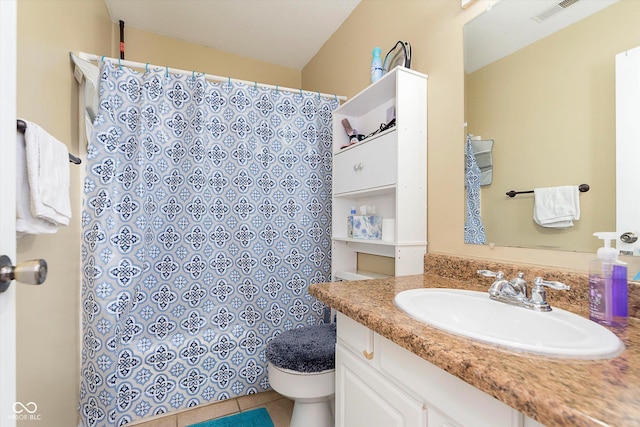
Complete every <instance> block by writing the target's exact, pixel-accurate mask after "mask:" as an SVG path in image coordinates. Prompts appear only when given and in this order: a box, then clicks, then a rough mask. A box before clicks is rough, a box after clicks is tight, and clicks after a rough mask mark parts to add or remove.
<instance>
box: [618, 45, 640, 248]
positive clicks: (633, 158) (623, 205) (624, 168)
mask: <svg viewBox="0 0 640 427" xmlns="http://www.w3.org/2000/svg"><path fill="white" fill-rule="evenodd" d="M638 117H640V47H636V48H634V49H631V50H628V51H626V52H622V53H619V54H617V55H616V231H617V234H618V241H617V242H616V244H617V246H616V247H617V248H618V249H621V250H624V251H626V254H628V255H631V254H633V255H634V256H640V216H639V215H638V212H640V184H639V182H640V181H638V159H640V121H638ZM624 233H633V234H634V235H635V237H638V240H636V241H635V242H631V241H628V242H624V241H621V240H620V237H621V236H622V235H623V234H624Z"/></svg>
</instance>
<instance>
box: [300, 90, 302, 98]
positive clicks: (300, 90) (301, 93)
mask: <svg viewBox="0 0 640 427" xmlns="http://www.w3.org/2000/svg"><path fill="white" fill-rule="evenodd" d="M300 96H302V88H300Z"/></svg>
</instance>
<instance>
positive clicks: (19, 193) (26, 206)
mask: <svg viewBox="0 0 640 427" xmlns="http://www.w3.org/2000/svg"><path fill="white" fill-rule="evenodd" d="M56 231H58V226H57V225H55V224H52V223H50V222H49V221H45V220H44V219H40V218H36V217H34V216H33V215H32V214H31V191H30V190H29V178H28V177H27V157H26V153H25V148H24V135H23V134H22V133H20V132H16V236H17V237H22V236H23V235H25V234H50V233H55V232H56Z"/></svg>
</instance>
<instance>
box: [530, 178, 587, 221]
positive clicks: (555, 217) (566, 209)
mask: <svg viewBox="0 0 640 427" xmlns="http://www.w3.org/2000/svg"><path fill="white" fill-rule="evenodd" d="M533 193H534V198H535V200H534V206H533V220H534V221H535V222H536V224H538V225H540V226H542V227H549V228H568V227H571V226H573V221H574V220H578V219H580V196H579V190H578V186H577V185H565V186H561V187H548V188H535V189H534V190H533Z"/></svg>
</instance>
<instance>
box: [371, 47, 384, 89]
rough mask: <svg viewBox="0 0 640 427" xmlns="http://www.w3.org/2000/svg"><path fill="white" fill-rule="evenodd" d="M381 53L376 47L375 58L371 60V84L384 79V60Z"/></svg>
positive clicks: (374, 50) (373, 53)
mask: <svg viewBox="0 0 640 427" xmlns="http://www.w3.org/2000/svg"><path fill="white" fill-rule="evenodd" d="M380 53H381V50H380V48H379V47H377V46H376V47H375V48H374V49H373V52H372V56H373V58H372V59H371V83H375V82H376V81H378V79H379V78H380V77H382V58H380Z"/></svg>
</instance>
